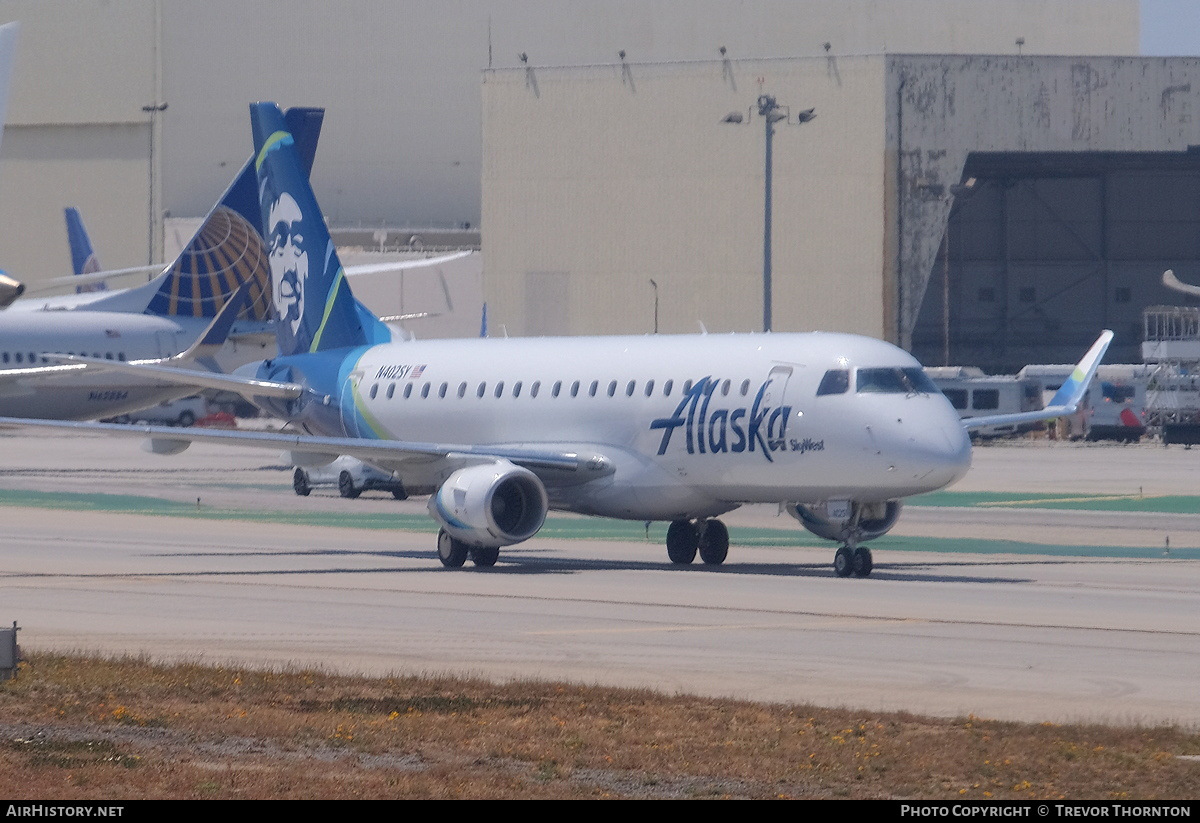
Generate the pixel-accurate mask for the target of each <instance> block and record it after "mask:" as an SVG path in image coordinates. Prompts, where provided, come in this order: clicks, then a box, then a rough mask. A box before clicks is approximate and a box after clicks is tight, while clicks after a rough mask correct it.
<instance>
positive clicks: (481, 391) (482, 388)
mask: <svg viewBox="0 0 1200 823" xmlns="http://www.w3.org/2000/svg"><path fill="white" fill-rule="evenodd" d="M485 394H487V381H486V380H485V381H484V382H482V383H480V384H479V390H478V391H477V392H476V393H475V396H476V397H483V396H484V395H485Z"/></svg>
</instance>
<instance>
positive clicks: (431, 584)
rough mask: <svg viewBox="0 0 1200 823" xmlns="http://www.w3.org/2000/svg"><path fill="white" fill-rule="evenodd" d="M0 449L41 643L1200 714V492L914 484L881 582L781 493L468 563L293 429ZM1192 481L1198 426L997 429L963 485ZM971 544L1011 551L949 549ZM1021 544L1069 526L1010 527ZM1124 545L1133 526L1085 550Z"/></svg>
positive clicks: (1093, 711)
mask: <svg viewBox="0 0 1200 823" xmlns="http://www.w3.org/2000/svg"><path fill="white" fill-rule="evenodd" d="M0 454H3V466H4V467H5V468H4V469H0V490H7V491H0V502H2V503H3V504H4V505H3V507H2V508H0V511H2V512H3V516H4V518H5V522H6V524H7V525H6V529H5V532H6V534H5V538H4V541H3V546H4V548H3V550H2V551H0V621H2V622H5V623H6V624H7V623H8V622H11V621H12V620H16V621H18V622H19V624H20V625H21V627H22V629H21V635H20V639H21V642H22V644H23V645H24V646H26V647H27V648H31V649H45V650H50V649H54V650H64V651H65V650H83V651H97V652H104V653H131V654H140V653H146V654H150V655H152V656H155V657H161V658H164V659H188V660H196V659H200V660H206V661H211V662H234V661H244V662H249V663H253V664H259V665H318V666H324V667H328V668H333V669H338V670H343V671H361V672H370V673H384V672H391V671H401V672H429V673H439V672H455V673H461V674H470V675H481V676H485V677H491V678H503V679H510V678H533V677H536V678H554V679H564V680H569V681H573V682H581V683H604V684H610V685H623V686H636V687H640V686H647V687H653V688H657V689H661V690H665V691H667V692H675V691H679V692H692V693H701V694H714V695H731V696H735V697H740V698H746V699H752V700H769V701H786V702H798V703H806V702H808V703H816V704H822V705H849V706H857V707H862V708H866V709H905V710H910V711H916V712H925V713H931V714H939V715H957V714H968V713H974V714H976V715H980V716H987V717H1000V718H1011V719H1022V720H1032V721H1045V720H1049V721H1054V722H1063V721H1074V720H1097V721H1110V722H1121V723H1124V722H1138V723H1159V722H1174V723H1182V724H1187V725H1200V692H1198V690H1197V689H1196V688H1195V684H1196V683H1197V682H1200V620H1198V619H1197V618H1198V617H1200V559H1197V558H1200V553H1198V552H1197V550H1200V509H1198V510H1189V509H1188V507H1187V505H1185V506H1184V509H1183V510H1182V511H1173V512H1156V511H1146V512H1129V511H1118V512H1107V511H1104V512H1081V511H1076V510H1066V511H1059V510H1052V509H1044V508H1037V509H1035V508H1024V507H1022V506H1019V505H1018V506H1002V507H998V508H986V509H981V508H964V507H955V506H945V507H932V506H930V507H915V508H910V509H908V510H906V511H905V512H904V514H903V515H902V518H901V521H900V524H899V525H898V526H897V528H896V529H895V530H894V532H893V534H895V535H897V536H899V537H900V538H902V541H900V543H899V544H902V545H903V550H887V549H886V548H878V549H877V550H876V552H875V560H876V570H875V573H874V574H873V575H872V577H871V578H869V579H867V580H854V579H851V580H840V579H837V578H835V577H834V576H833V573H832V570H831V567H830V564H831V559H832V546H824V545H822V546H816V545H815V542H814V541H811V540H808V539H804V538H803V532H801V531H800V530H799V528H798V526H797V525H796V524H795V523H794V521H791V520H790V518H787V517H786V516H784V517H778V516H777V512H776V511H775V510H774V508H767V507H754V508H751V509H748V510H743V511H739V512H735V513H732V514H731V515H730V516H728V517H727V518H726V519H727V522H728V523H729V525H730V529H731V533H732V535H733V542H734V546H733V548H731V550H730V557H729V560H728V561H727V563H726V564H725V565H724V566H722V567H718V568H706V567H704V566H702V565H700V564H696V565H695V566H692V567H687V568H678V567H673V566H672V565H671V564H670V563H669V562H667V559H666V556H665V550H664V549H663V548H662V546H661V544H660V543H658V542H647V541H646V540H645V539H644V538H643V537H642V536H641V535H640V534H639V531H640V527H637V528H634V529H633V530H632V531H631V530H630V528H629V527H628V526H626V527H624V529H625V530H624V532H622V533H621V534H618V535H614V534H613V533H610V532H608V531H606V530H605V528H604V525H605V524H606V523H608V521H598V520H587V519H581V520H579V521H578V522H575V523H572V524H568V525H570V526H571V528H572V529H573V531H572V532H571V535H572V536H571V537H570V539H566V538H564V537H562V536H555V535H556V533H555V532H554V530H550V529H548V530H547V534H546V535H545V536H539V537H537V538H535V539H533V540H530V541H528V542H527V543H524V544H521V545H519V546H515V547H510V548H508V549H505V550H503V551H502V552H501V557H500V562H499V563H498V564H497V566H496V567H495V568H493V569H489V570H474V569H471V568H470V567H468V568H466V569H463V570H457V571H451V570H445V569H442V568H441V566H440V565H439V564H438V562H437V560H436V558H435V557H434V555H433V551H432V546H433V531H434V529H433V527H432V526H431V525H430V524H426V523H425V521H424V519H423V518H422V517H420V514H421V512H422V511H423V505H424V503H423V501H406V502H404V503H398V502H396V501H393V500H391V498H390V497H383V496H368V495H364V496H363V497H362V498H360V499H358V500H342V499H341V498H338V497H336V496H333V495H332V494H320V493H316V492H314V494H313V495H312V496H310V497H308V498H299V497H297V496H295V495H294V494H293V493H292V491H291V487H290V470H289V469H288V468H287V467H284V466H282V465H281V464H280V463H279V459H278V455H277V454H275V453H274V452H269V451H262V452H259V451H249V450H237V449H231V448H225V447H203V446H196V447H193V448H192V449H190V450H189V451H188V452H185V453H184V454H183V455H179V456H176V457H170V458H163V457H159V456H155V455H149V454H145V453H142V452H140V451H138V450H137V449H136V447H133V446H132V444H131V443H130V442H129V441H119V442H117V441H110V440H103V439H95V438H89V437H61V436H60V437H40V436H38V437H30V436H28V435H13V434H5V435H3V436H0ZM1197 477H1200V450H1191V451H1187V450H1183V449H1179V448H1172V449H1162V448H1160V447H1158V448H1156V447H1153V446H1140V447H1128V448H1122V447H1118V446H1070V445H1067V444H1050V445H1046V444H1029V445H1026V446H994V447H985V448H980V449H977V450H976V455H975V466H974V468H973V469H972V472H971V474H969V475H968V477H967V478H966V479H965V480H964V481H963V482H962V483H961V484H960V485H959V487H957V488H958V489H959V490H963V491H972V492H974V491H978V492H1017V493H1020V494H1029V495H1034V494H1059V495H1069V494H1080V495H1097V494H1099V495H1113V496H1131V495H1140V496H1155V495H1176V496H1178V495H1187V494H1190V493H1194V492H1195V491H1196V489H1197V483H1196V479H1197ZM1197 500H1198V501H1200V498H1197ZM397 513H401V517H402V522H401V523H399V525H402V526H404V527H405V528H404V529H400V528H395V527H393V526H389V518H392V517H394V516H395V515H396V514H397ZM405 516H406V517H405ZM410 526H415V527H417V528H424V529H426V530H425V531H413V530H407V529H408V527H410ZM764 529H777V530H779V531H778V533H777V534H778V535H779V537H778V538H776V539H772V538H769V537H768V538H763V537H762V535H763V534H764V533H765V532H764V531H763V530H764ZM588 530H594V532H595V535H594V537H593V538H592V539H588V538H587V537H586V536H585V535H583V534H582V533H583V532H587V531H588ZM563 533H565V532H563V531H562V530H559V532H557V534H563ZM739 534H744V535H750V536H749V537H746V538H745V539H742V540H739ZM791 535H794V536H795V538H796V542H798V543H799V542H803V543H804V544H805V545H802V546H799V547H797V546H796V545H790V543H791ZM653 536H654V535H653V534H652V537H653ZM890 537H891V535H889V538H890ZM1168 537H1169V539H1170V547H1171V548H1170V550H1166V546H1164V541H1165V538H1168ZM948 540H951V541H958V543H954V544H949V543H947V542H946V541H948ZM972 541H978V542H979V543H980V545H982V544H983V543H984V542H987V543H988V544H989V545H991V546H992V547H993V548H992V549H990V550H989V551H988V552H987V553H974V552H963V551H948V550H945V549H946V548H947V547H948V546H949V547H950V548H955V547H961V546H960V545H959V544H960V543H964V542H965V544H966V546H967V547H968V548H969V547H970V545H972ZM1004 541H1013V542H1012V545H1013V546H1014V547H1015V546H1017V544H1018V543H1019V542H1020V541H1025V542H1026V543H1033V544H1038V543H1044V544H1047V545H1050V544H1053V545H1054V546H1058V547H1060V548H1061V547H1062V546H1067V547H1068V548H1067V549H1065V550H1062V551H1057V552H1054V553H1049V550H1047V552H1048V553H1037V552H1036V551H1030V550H1029V549H1028V546H1025V547H1024V548H1022V549H1021V550H1020V551H1013V552H1011V553H1006V552H1005V551H1002V550H1001V551H997V550H995V545H997V544H999V545H1000V546H1001V548H1003V546H1004V545H1006V544H1005V543H1004ZM925 543H927V544H928V545H929V546H930V547H935V548H938V549H939V550H929V551H926V550H922V546H923V545H924V544H925ZM1070 546H1082V547H1085V548H1086V549H1088V550H1089V551H1088V552H1086V553H1090V554H1092V555H1094V556H1078V555H1076V554H1074V553H1072V551H1073V550H1072V549H1070V548H1069V547H1070ZM1110 546H1111V547H1123V550H1122V551H1119V552H1115V553H1111V554H1112V556H1102V555H1103V552H1094V551H1090V549H1092V548H1095V547H1110ZM1159 547H1163V548H1162V549H1160V548H1159Z"/></svg>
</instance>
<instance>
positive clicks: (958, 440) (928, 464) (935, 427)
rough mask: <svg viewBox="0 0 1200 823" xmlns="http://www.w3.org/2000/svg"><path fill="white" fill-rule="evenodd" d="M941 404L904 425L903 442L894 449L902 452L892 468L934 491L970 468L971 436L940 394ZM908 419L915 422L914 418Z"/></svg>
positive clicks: (958, 478)
mask: <svg viewBox="0 0 1200 823" xmlns="http://www.w3.org/2000/svg"><path fill="white" fill-rule="evenodd" d="M929 399H930V400H942V401H943V403H942V404H939V406H940V405H944V406H945V408H944V409H942V408H936V409H930V410H929V412H930V413H929V414H928V415H926V416H924V418H923V419H922V420H921V422H920V423H919V424H917V425H911V426H904V427H903V429H902V435H901V436H902V438H903V440H904V442H903V443H902V444H897V445H899V446H900V448H899V449H898V452H899V454H900V455H903V457H901V458H900V459H898V460H897V461H896V465H895V467H894V468H895V469H899V470H901V475H902V477H903V478H904V479H905V480H904V481H902V482H908V483H911V484H913V486H914V487H915V488H917V489H919V490H920V491H935V490H937V489H941V488H944V487H946V486H949V485H950V484H951V483H954V482H955V481H957V480H960V479H961V478H962V477H963V475H965V474H966V473H967V470H968V469H970V468H971V438H970V437H969V436H968V435H967V432H966V430H965V429H964V428H963V426H962V423H961V422H960V421H959V418H958V413H957V412H955V411H954V409H953V407H951V405H950V404H949V403H948V402H945V401H944V398H940V397H939V398H929ZM912 422H914V423H916V420H915V419H914V420H913V421H912ZM914 493H917V492H914Z"/></svg>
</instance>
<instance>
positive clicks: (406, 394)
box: [404, 383, 412, 400]
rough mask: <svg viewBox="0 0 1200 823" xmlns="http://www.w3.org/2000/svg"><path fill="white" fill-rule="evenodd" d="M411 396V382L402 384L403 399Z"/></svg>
mask: <svg viewBox="0 0 1200 823" xmlns="http://www.w3.org/2000/svg"><path fill="white" fill-rule="evenodd" d="M410 397H412V383H406V384H404V399H405V400H407V399H408V398H410Z"/></svg>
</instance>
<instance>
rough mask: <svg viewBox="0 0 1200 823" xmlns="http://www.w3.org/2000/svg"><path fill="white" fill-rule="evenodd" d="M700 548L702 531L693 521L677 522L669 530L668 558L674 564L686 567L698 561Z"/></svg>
mask: <svg viewBox="0 0 1200 823" xmlns="http://www.w3.org/2000/svg"><path fill="white" fill-rule="evenodd" d="M699 546H700V530H699V529H697V528H696V524H695V523H693V522H692V521H691V520H676V521H674V522H672V523H671V525H670V527H669V528H668V529H667V557H669V558H671V562H672V563H678V564H679V565H681V566H686V565H687V564H688V563H691V562H692V561H693V560H695V559H696V549H697V548H699Z"/></svg>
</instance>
